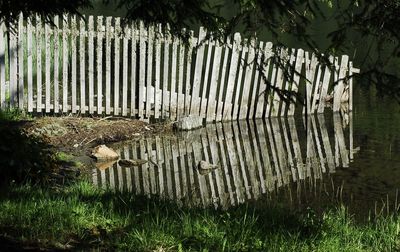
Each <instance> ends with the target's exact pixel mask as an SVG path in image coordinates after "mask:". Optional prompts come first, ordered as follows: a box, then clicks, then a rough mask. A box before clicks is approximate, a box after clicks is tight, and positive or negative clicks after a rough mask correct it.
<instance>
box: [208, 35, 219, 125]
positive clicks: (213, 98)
mask: <svg viewBox="0 0 400 252" xmlns="http://www.w3.org/2000/svg"><path fill="white" fill-rule="evenodd" d="M221 52H222V47H221V45H220V44H219V42H218V41H217V42H216V44H215V52H214V58H213V62H214V63H213V68H212V71H211V81H210V88H209V90H210V91H209V95H208V98H207V100H208V104H207V122H212V121H213V120H215V117H216V111H215V110H216V108H217V88H218V83H219V70H220V67H221V64H220V63H221Z"/></svg>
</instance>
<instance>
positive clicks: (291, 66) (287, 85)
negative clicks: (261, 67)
mask: <svg viewBox="0 0 400 252" xmlns="http://www.w3.org/2000/svg"><path fill="white" fill-rule="evenodd" d="M295 60H296V50H295V49H291V53H290V59H289V62H288V66H287V67H286V71H287V74H288V75H290V76H286V77H285V81H284V84H283V89H284V90H285V91H287V92H291V91H292V85H293V83H292V79H293V77H294V76H293V74H295ZM286 105H287V102H286V101H282V107H281V113H280V116H286V115H287V114H288V111H286Z"/></svg>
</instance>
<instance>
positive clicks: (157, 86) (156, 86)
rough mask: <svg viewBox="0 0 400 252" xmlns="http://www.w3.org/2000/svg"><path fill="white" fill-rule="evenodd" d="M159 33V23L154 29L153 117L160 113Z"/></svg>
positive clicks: (160, 29)
mask: <svg viewBox="0 0 400 252" xmlns="http://www.w3.org/2000/svg"><path fill="white" fill-rule="evenodd" d="M161 34H162V27H161V24H159V25H158V26H157V31H156V38H155V42H154V43H155V47H156V48H155V52H154V57H155V62H154V63H155V74H154V93H155V94H154V95H155V98H154V118H156V119H157V118H159V117H160V115H159V113H160V107H161V103H162V92H161V89H160V83H161Z"/></svg>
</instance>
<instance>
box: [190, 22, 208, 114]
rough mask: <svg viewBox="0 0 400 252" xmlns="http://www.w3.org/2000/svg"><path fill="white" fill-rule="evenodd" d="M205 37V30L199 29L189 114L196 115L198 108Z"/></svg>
mask: <svg viewBox="0 0 400 252" xmlns="http://www.w3.org/2000/svg"><path fill="white" fill-rule="evenodd" d="M205 37H206V30H205V29H204V28H203V27H200V29H199V36H198V41H197V51H196V63H195V73H194V79H193V86H192V100H191V103H190V114H192V115H198V114H199V111H200V108H199V105H200V97H199V95H200V85H201V76H202V71H203V59H204V49H205V46H204V39H205Z"/></svg>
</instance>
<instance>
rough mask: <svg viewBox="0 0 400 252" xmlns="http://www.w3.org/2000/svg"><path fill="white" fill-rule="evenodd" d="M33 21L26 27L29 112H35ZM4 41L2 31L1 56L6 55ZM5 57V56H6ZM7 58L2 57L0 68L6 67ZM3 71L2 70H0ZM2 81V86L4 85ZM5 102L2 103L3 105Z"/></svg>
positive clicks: (0, 82)
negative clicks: (5, 60) (4, 61)
mask: <svg viewBox="0 0 400 252" xmlns="http://www.w3.org/2000/svg"><path fill="white" fill-rule="evenodd" d="M32 28H33V27H32V20H31V18H28V20H27V27H26V33H27V34H26V36H27V38H26V45H27V47H28V48H27V66H26V67H27V73H26V75H27V76H26V77H27V84H28V87H27V88H28V97H27V98H28V112H33V68H32V67H33V66H32V54H33V51H32V43H33V40H32ZM3 43H4V40H3V33H2V31H0V55H4V44H3ZM4 56H5V55H4ZM4 58H5V57H0V62H1V63H0V68H2V67H4V63H3V60H4ZM0 71H1V70H0ZM2 77H3V73H0V78H2ZM2 83H3V82H2V81H0V85H2ZM0 89H1V90H2V91H3V89H2V88H1V87H0ZM0 97H1V98H2V97H3V95H2V94H0ZM2 103H3V101H1V102H0V104H2Z"/></svg>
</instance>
